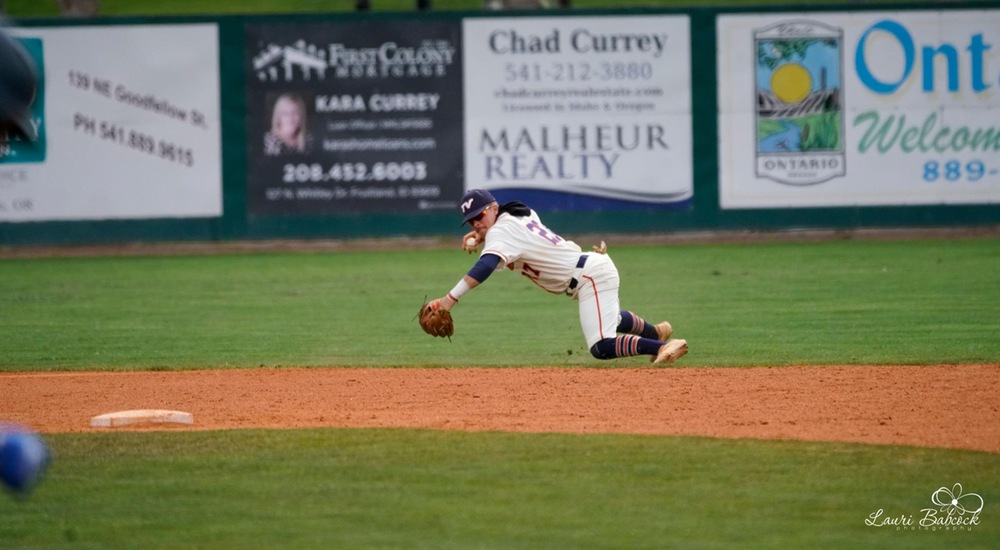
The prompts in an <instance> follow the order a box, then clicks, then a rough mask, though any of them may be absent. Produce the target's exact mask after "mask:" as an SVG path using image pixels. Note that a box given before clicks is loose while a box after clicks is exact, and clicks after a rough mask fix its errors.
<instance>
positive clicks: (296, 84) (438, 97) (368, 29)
mask: <svg viewBox="0 0 1000 550" xmlns="http://www.w3.org/2000/svg"><path fill="white" fill-rule="evenodd" d="M459 35H460V26H459V24H458V22H455V21H434V22H424V23H422V24H421V25H418V26H415V25H412V24H407V23H405V22H379V23H375V22H357V21H355V22H343V21H331V22H326V23H314V24H262V25H251V26H248V27H247V35H246V38H247V52H248V53H247V60H246V61H247V65H248V72H247V128H248V133H249V138H248V142H247V149H248V155H247V158H248V174H247V194H248V209H249V212H250V213H251V214H256V215H265V216H266V215H299V214H337V213H354V212H359V211H363V212H407V211H420V210H431V209H439V208H450V207H453V206H454V205H456V204H458V199H459V198H460V197H461V196H462V192H463V189H462V180H461V165H462V161H461V155H462V148H461V140H462V131H461V116H462V86H461V63H460V55H459V53H460V49H459V38H460V36H459ZM289 111H292V112H294V113H296V114H293V115H289V114H288V113H289ZM288 116H293V117H295V120H297V121H298V123H299V124H301V126H302V129H303V132H302V134H301V136H300V137H298V138H296V139H294V140H292V141H290V142H288V143H284V144H283V143H282V142H281V140H279V139H277V137H276V136H277V135H278V134H280V133H281V132H282V130H280V129H278V127H279V126H280V125H281V124H283V123H281V122H280V121H281V120H282V119H283V117H288Z"/></svg>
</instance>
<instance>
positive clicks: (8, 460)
mask: <svg viewBox="0 0 1000 550" xmlns="http://www.w3.org/2000/svg"><path fill="white" fill-rule="evenodd" d="M49 462H51V455H50V454H49V448H48V446H47V445H46V444H45V441H44V440H43V439H42V438H41V436H39V435H38V434H36V433H34V432H32V431H31V430H28V429H27V428H24V427H21V426H10V425H0V481H3V484H4V485H5V486H6V487H7V488H8V489H10V490H11V491H13V492H15V493H18V494H22V495H25V494H28V493H30V492H31V491H32V490H34V488H35V487H36V486H38V483H39V482H41V480H42V477H44V476H45V470H46V469H48V467H49Z"/></svg>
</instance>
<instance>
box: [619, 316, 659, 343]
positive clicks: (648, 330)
mask: <svg viewBox="0 0 1000 550" xmlns="http://www.w3.org/2000/svg"><path fill="white" fill-rule="evenodd" d="M621 318H622V320H621V322H620V323H618V332H623V333H625V334H638V335H639V336H642V337H643V338H649V339H652V340H656V339H657V338H659V335H658V334H656V325H653V324H652V323H647V322H646V320H645V319H643V318H642V317H639V316H638V315H636V314H635V313H632V312H631V311H625V310H622V311H621Z"/></svg>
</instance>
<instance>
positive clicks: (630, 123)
mask: <svg viewBox="0 0 1000 550" xmlns="http://www.w3.org/2000/svg"><path fill="white" fill-rule="evenodd" d="M463 25H464V44H465V50H464V51H465V90H466V105H465V184H466V186H467V187H470V188H471V187H483V188H487V189H493V190H517V195H518V197H519V198H524V200H530V201H531V204H532V206H537V207H539V208H541V209H565V210H603V209H630V208H651V207H652V208H685V207H689V206H690V201H691V196H692V192H693V168H692V134H691V68H690V60H691V51H690V36H689V33H690V31H689V27H690V23H689V20H688V17H686V16H667V15H642V16H608V17H545V18H470V19H466V20H465V21H464V22H463ZM525 197H527V198H525Z"/></svg>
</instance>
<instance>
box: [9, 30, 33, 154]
mask: <svg viewBox="0 0 1000 550" xmlns="http://www.w3.org/2000/svg"><path fill="white" fill-rule="evenodd" d="M5 29H6V23H5V22H4V21H3V20H2V19H0V140H3V139H4V138H5V137H7V136H9V135H13V136H17V137H21V138H23V139H27V140H32V139H34V135H35V132H34V130H33V129H32V124H31V118H30V115H31V103H32V102H33V101H34V100H35V92H36V91H37V88H38V71H37V69H36V68H35V63H34V62H33V61H32V60H31V56H29V55H28V52H27V51H25V49H24V47H23V46H21V43H20V42H18V41H17V40H15V39H14V38H13V37H11V36H10V35H9V34H8V33H7V31H6V30H5Z"/></svg>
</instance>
